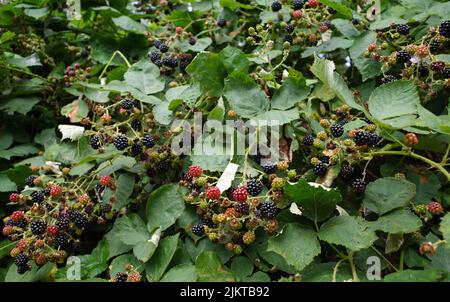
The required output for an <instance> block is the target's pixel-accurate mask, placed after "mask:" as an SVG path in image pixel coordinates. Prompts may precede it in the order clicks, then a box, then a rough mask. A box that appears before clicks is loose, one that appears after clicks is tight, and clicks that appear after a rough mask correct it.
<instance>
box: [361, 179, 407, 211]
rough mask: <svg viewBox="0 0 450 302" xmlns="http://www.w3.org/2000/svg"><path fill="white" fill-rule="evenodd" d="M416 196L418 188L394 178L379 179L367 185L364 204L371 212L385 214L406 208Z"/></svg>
mask: <svg viewBox="0 0 450 302" xmlns="http://www.w3.org/2000/svg"><path fill="white" fill-rule="evenodd" d="M415 195H416V186H415V185H414V184H413V183H411V182H409V181H407V180H403V179H395V178H394V177H385V178H379V179H377V180H375V181H373V182H371V183H369V184H368V185H367V188H366V192H365V194H364V200H363V204H364V206H366V207H367V208H368V209H369V210H371V211H373V212H375V213H377V214H380V215H382V214H384V213H387V212H389V211H391V210H393V209H396V208H400V207H403V206H406V205H407V204H408V203H409V202H410V201H411V200H412V199H413V198H414V196H415Z"/></svg>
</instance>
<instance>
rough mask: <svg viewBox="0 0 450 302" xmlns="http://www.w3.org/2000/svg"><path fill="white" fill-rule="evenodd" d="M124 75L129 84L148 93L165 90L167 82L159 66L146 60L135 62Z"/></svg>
mask: <svg viewBox="0 0 450 302" xmlns="http://www.w3.org/2000/svg"><path fill="white" fill-rule="evenodd" d="M123 77H124V79H125V83H126V84H127V85H129V86H131V87H134V88H136V89H138V90H139V91H141V92H143V93H144V94H147V95H148V94H153V93H157V92H160V91H162V90H164V85H165V82H164V79H162V78H161V75H160V72H159V68H158V67H157V66H156V65H155V64H152V63H150V62H149V61H146V60H144V61H140V62H138V63H136V64H133V65H132V66H131V67H130V68H129V69H128V71H127V72H126V73H125V74H124V75H123Z"/></svg>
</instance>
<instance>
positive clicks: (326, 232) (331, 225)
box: [318, 216, 377, 251]
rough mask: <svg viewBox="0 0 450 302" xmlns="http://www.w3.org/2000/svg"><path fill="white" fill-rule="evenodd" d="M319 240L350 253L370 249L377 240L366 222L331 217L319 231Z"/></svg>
mask: <svg viewBox="0 0 450 302" xmlns="http://www.w3.org/2000/svg"><path fill="white" fill-rule="evenodd" d="M318 235H319V239H320V240H323V241H325V242H328V243H330V244H338V245H342V246H345V247H347V248H348V249H350V250H352V251H358V250H361V249H364V248H367V247H370V246H371V245H372V243H373V242H374V241H375V240H376V239H377V236H376V235H375V232H374V231H373V230H372V229H371V228H370V226H369V224H368V223H367V221H365V220H363V219H362V218H360V217H354V216H337V217H333V218H331V219H330V220H328V221H327V222H325V223H324V224H323V225H321V227H320V230H319V234H318Z"/></svg>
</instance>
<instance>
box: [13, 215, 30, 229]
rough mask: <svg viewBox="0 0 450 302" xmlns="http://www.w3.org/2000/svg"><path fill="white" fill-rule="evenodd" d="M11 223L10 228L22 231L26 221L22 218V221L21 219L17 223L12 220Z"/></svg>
mask: <svg viewBox="0 0 450 302" xmlns="http://www.w3.org/2000/svg"><path fill="white" fill-rule="evenodd" d="M11 221H12V224H11V226H15V227H18V228H21V229H23V228H24V227H26V226H27V224H28V223H27V220H26V219H25V218H24V219H21V220H17V221H13V220H11Z"/></svg>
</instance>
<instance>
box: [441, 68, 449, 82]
mask: <svg viewBox="0 0 450 302" xmlns="http://www.w3.org/2000/svg"><path fill="white" fill-rule="evenodd" d="M442 75H443V76H444V78H446V79H449V78H450V67H445V68H444V70H442Z"/></svg>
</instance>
